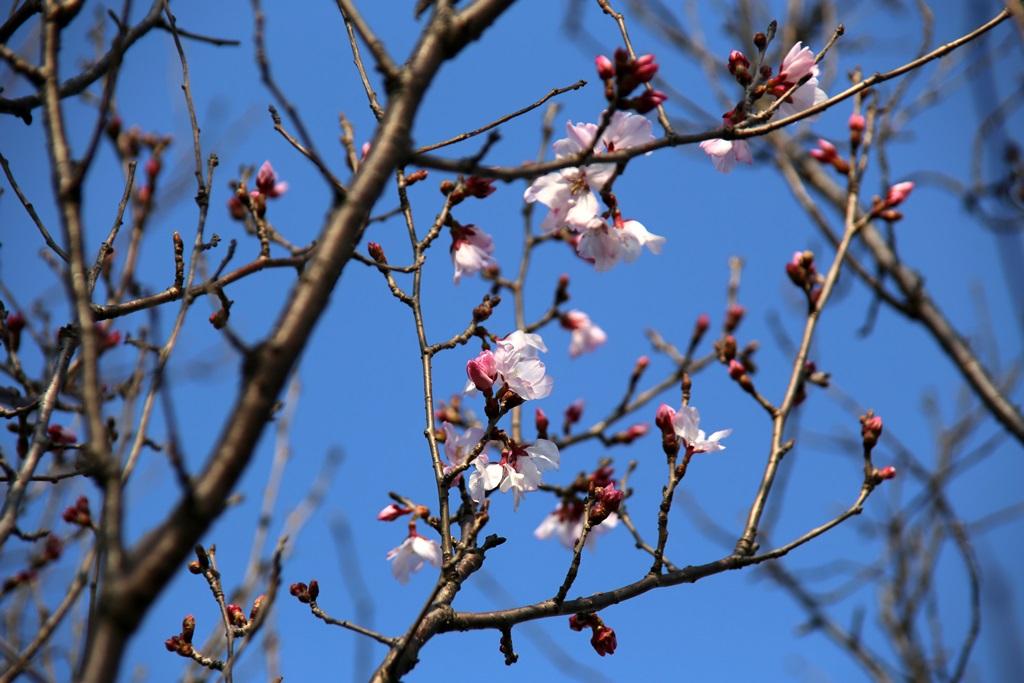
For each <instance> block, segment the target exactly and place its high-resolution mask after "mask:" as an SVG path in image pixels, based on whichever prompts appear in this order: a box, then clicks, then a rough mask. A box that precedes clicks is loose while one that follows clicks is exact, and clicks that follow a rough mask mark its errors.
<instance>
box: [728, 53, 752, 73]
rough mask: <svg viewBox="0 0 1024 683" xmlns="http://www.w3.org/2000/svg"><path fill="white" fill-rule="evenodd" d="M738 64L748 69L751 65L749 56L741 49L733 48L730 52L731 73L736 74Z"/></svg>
mask: <svg viewBox="0 0 1024 683" xmlns="http://www.w3.org/2000/svg"><path fill="white" fill-rule="evenodd" d="M738 66H741V67H743V68H744V69H747V68H749V67H750V60H748V59H747V56H746V55H745V54H743V53H742V52H740V51H739V50H733V51H732V52H730V53H729V73H731V74H735V73H736V67H738Z"/></svg>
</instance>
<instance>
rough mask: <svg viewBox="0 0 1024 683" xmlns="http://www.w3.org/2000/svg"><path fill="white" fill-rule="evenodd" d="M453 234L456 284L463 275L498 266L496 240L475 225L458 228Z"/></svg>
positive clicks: (453, 229)
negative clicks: (495, 251) (495, 248)
mask: <svg viewBox="0 0 1024 683" xmlns="http://www.w3.org/2000/svg"><path fill="white" fill-rule="evenodd" d="M451 233H452V246H451V252H452V262H453V263H454V264H455V278H454V279H455V284H458V283H459V280H460V279H461V278H462V276H463V275H472V274H474V273H479V272H480V271H481V270H484V269H485V268H491V267H493V266H496V265H497V264H498V262H497V261H495V260H494V258H493V256H492V254H494V240H493V239H491V236H490V235H488V234H487V233H486V232H484V231H483V230H481V229H479V228H477V227H476V226H473V225H465V226H457V227H454V228H452V229H451Z"/></svg>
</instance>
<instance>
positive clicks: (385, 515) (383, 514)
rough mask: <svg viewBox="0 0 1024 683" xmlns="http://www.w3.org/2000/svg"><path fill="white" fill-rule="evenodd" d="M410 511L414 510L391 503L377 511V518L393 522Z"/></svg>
mask: <svg viewBox="0 0 1024 683" xmlns="http://www.w3.org/2000/svg"><path fill="white" fill-rule="evenodd" d="M410 512H412V509H411V508H407V507H403V506H401V505H396V504H395V503H391V504H390V505H388V506H386V507H384V508H383V509H381V511H380V512H378V513H377V519H378V520H379V521H381V522H393V521H395V520H396V519H398V518H399V517H401V516H402V515H407V514H409V513H410Z"/></svg>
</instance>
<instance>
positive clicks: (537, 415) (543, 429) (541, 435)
mask: <svg viewBox="0 0 1024 683" xmlns="http://www.w3.org/2000/svg"><path fill="white" fill-rule="evenodd" d="M533 422H534V424H535V425H536V426H537V438H538V439H546V438H547V436H548V427H549V426H550V425H551V423H550V421H549V420H548V416H547V414H546V413H545V412H544V411H543V410H541V409H540V408H537V409H536V410H534V411H533Z"/></svg>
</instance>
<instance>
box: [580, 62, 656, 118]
mask: <svg viewBox="0 0 1024 683" xmlns="http://www.w3.org/2000/svg"><path fill="white" fill-rule="evenodd" d="M594 64H595V66H596V67H597V75H598V76H600V78H601V80H603V81H604V93H605V99H607V100H608V101H609V102H615V103H616V106H617V107H618V108H619V109H624V110H626V109H632V110H633V111H635V112H637V113H639V114H646V113H647V112H649V111H651V110H652V109H656V108H657V107H658V106H659V105H661V104H662V103H663V102H664V101H665V100H667V99H668V95H666V94H665V93H663V92H661V91H660V90H644V91H643V92H642V93H641V94H640V95H638V96H637V97H632V98H631V97H629V95H630V94H631V93H632V92H633V91H634V90H636V88H637V87H638V86H640V85H642V84H644V83H648V82H650V81H651V79H653V78H654V75H655V74H656V73H658V64H657V62H655V61H654V55H641V56H639V57H636V58H633V57H630V56H629V53H628V52H627V51H626V50H624V49H622V48H618V49H616V50H615V57H614V61H612V60H611V59H609V58H608V57H606V56H604V55H598V56H597V57H596V58H595V59H594Z"/></svg>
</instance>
